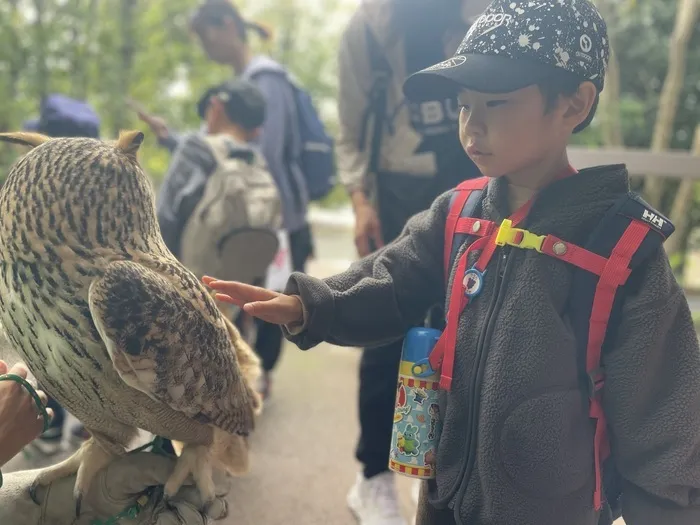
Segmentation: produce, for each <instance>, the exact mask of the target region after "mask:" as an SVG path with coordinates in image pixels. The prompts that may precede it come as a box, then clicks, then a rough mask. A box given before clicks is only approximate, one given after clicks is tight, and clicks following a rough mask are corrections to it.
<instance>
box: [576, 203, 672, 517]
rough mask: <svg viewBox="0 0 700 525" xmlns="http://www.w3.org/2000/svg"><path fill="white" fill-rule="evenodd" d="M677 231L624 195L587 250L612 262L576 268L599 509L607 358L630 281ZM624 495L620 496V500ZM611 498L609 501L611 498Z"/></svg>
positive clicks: (604, 452)
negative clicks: (599, 267) (604, 358)
mask: <svg viewBox="0 0 700 525" xmlns="http://www.w3.org/2000/svg"><path fill="white" fill-rule="evenodd" d="M673 231H674V227H673V224H671V221H669V220H668V218H666V217H664V216H663V215H662V214H661V213H660V212H658V211H656V210H654V209H653V208H651V207H650V206H649V205H648V204H647V203H646V202H644V200H643V199H642V198H641V197H639V196H638V195H636V194H634V193H628V194H627V195H624V196H623V197H621V198H620V199H619V200H618V201H617V202H616V203H615V204H614V205H613V206H612V207H611V208H610V209H609V210H608V211H607V212H606V214H605V215H604V216H603V218H602V219H601V221H600V222H599V224H598V226H597V227H596V228H595V230H594V231H593V232H592V233H591V235H590V237H589V239H588V241H587V243H586V245H585V247H584V248H585V250H587V251H588V252H591V253H593V254H595V255H598V256H600V257H603V258H605V259H606V261H605V265H604V266H603V268H602V271H601V272H600V275H597V274H595V273H592V272H590V271H586V270H585V269H582V268H581V267H578V268H576V270H575V274H574V280H573V284H572V290H571V294H570V296H569V312H570V314H571V322H572V324H573V330H574V334H575V336H576V341H577V346H578V348H579V352H578V356H579V358H578V359H579V370H581V376H582V381H583V383H584V385H585V389H586V391H587V392H588V395H589V401H590V405H589V415H590V416H591V418H593V419H594V420H595V421H596V431H595V443H594V452H595V467H596V490H595V494H594V506H595V508H596V510H600V509H602V505H603V501H604V498H603V488H604V487H603V480H602V465H603V462H604V461H605V460H606V459H607V457H608V456H609V453H610V449H609V445H608V440H607V428H606V421H605V415H604V413H603V406H602V403H601V399H600V392H601V389H602V388H603V385H604V382H605V374H604V370H603V368H602V355H603V351H604V349H605V348H606V347H610V346H612V343H613V342H614V338H615V329H616V326H617V325H618V324H619V319H620V315H621V311H622V307H623V303H624V298H625V290H626V286H625V285H626V283H627V282H629V279H628V278H621V275H624V274H627V275H630V274H631V272H633V271H634V270H635V269H636V268H639V267H640V266H642V265H643V264H644V263H645V262H646V261H647V260H648V259H649V257H651V256H652V255H653V254H654V253H656V252H657V250H658V249H659V248H660V247H661V245H662V244H663V242H664V241H665V240H666V238H668V237H669V236H670V235H671V234H672V233H673ZM618 496H619V494H617V495H614V497H618ZM610 497H611V496H610V495H608V498H609V499H610Z"/></svg>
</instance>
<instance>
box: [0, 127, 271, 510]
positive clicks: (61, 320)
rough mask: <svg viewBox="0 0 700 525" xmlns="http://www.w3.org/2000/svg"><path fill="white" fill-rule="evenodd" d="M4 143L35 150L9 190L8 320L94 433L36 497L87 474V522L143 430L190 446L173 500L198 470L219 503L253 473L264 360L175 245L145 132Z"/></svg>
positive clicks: (1, 285) (3, 195) (79, 482)
mask: <svg viewBox="0 0 700 525" xmlns="http://www.w3.org/2000/svg"><path fill="white" fill-rule="evenodd" d="M0 140H3V141H6V142H13V143H17V144H22V145H26V146H30V147H31V148H32V149H31V150H30V151H29V152H28V153H27V154H26V155H25V156H24V157H22V158H21V159H20V160H18V162H17V163H16V164H15V165H14V166H13V167H12V169H11V171H10V174H9V176H8V178H7V180H6V182H5V184H4V185H3V187H2V188H1V189H0V214H1V215H0V318H1V320H2V323H3V325H4V327H5V330H6V332H7V335H8V338H9V340H10V341H11V343H12V345H13V346H14V349H15V350H16V351H17V352H18V354H19V355H20V356H21V357H22V358H23V359H24V361H25V362H26V364H27V366H28V367H29V369H30V370H31V371H32V373H33V374H34V375H35V376H36V378H37V380H38V381H39V383H40V384H41V385H42V387H43V388H44V389H45V390H46V391H47V392H48V393H49V395H51V396H52V397H53V398H55V399H56V401H58V403H60V404H61V405H62V406H63V407H65V408H66V409H67V410H68V411H69V412H71V413H72V414H74V415H75V416H76V417H77V418H78V419H79V420H80V421H81V422H82V423H83V424H84V425H85V427H86V428H87V429H88V430H89V432H90V434H91V437H90V439H89V440H88V441H87V442H85V443H84V444H83V446H82V447H81V448H80V449H79V450H78V451H77V452H76V453H75V454H74V455H73V456H71V457H70V458H68V459H67V460H65V461H64V462H62V463H59V464H57V465H55V466H53V467H51V468H49V469H48V470H45V471H42V472H41V473H40V474H39V476H38V477H37V479H36V481H35V484H34V488H35V487H36V486H37V485H47V484H49V483H50V482H52V481H53V480H55V479H58V478H61V477H63V476H67V475H70V474H73V473H76V472H77V478H76V484H75V491H74V493H75V497H76V512H77V513H78V514H79V513H80V501H81V498H82V495H83V494H84V493H85V492H86V490H87V487H88V486H89V484H90V482H91V480H92V479H93V477H94V475H95V474H96V473H97V472H98V471H99V470H100V469H101V468H103V467H105V466H106V465H108V464H109V463H110V462H111V461H112V460H113V459H114V458H116V457H118V456H120V455H122V454H124V453H125V451H126V448H127V447H128V446H129V444H130V442H131V441H132V440H133V438H134V437H135V436H136V434H137V429H143V430H146V431H148V432H152V433H153V434H157V435H159V436H164V437H167V438H170V439H173V440H177V441H180V442H182V443H184V449H183V451H182V454H181V455H180V457H179V459H178V461H177V463H176V466H175V468H174V471H173V473H172V475H171V477H170V479H169V480H168V482H167V483H166V485H165V493H166V496H172V495H173V494H174V493H175V492H177V490H178V489H179V487H180V485H181V484H182V483H183V482H184V480H185V479H186V477H187V475H188V474H190V473H191V474H192V475H193V478H194V480H195V483H196V484H197V486H198V488H199V490H200V492H201V494H202V497H203V501H204V502H205V503H208V502H210V501H212V500H213V498H214V486H213V482H212V468H223V469H226V470H228V471H229V472H230V473H233V474H241V473H243V472H245V471H246V470H247V464H248V463H247V459H248V458H247V452H248V451H247V446H246V441H245V436H246V435H247V434H248V433H249V432H250V431H251V430H252V428H253V425H254V413H255V412H256V411H257V410H258V409H259V407H260V399H259V397H258V396H257V394H256V393H255V392H254V391H253V389H252V388H251V385H252V382H253V381H254V380H255V378H256V376H257V374H258V373H259V361H258V359H257V357H255V356H254V354H253V353H252V352H251V350H250V348H249V347H248V346H247V345H246V343H245V342H244V341H243V340H242V338H241V337H240V334H239V333H238V331H237V330H236V329H235V327H234V326H233V325H232V324H231V323H230V322H229V321H228V320H227V319H225V318H224V317H223V316H222V314H221V313H220V311H219V310H218V308H217V307H216V305H215V303H214V301H213V299H212V297H211V295H210V294H209V293H208V292H207V290H206V288H204V286H203V285H202V284H201V283H200V282H199V281H198V280H197V278H196V277H195V276H194V275H193V274H192V273H191V272H189V271H188V270H186V269H185V268H184V267H183V266H182V265H180V264H179V263H178V261H177V260H176V259H175V257H174V256H173V255H172V254H171V253H170V252H169V250H168V249H167V248H166V246H165V244H164V242H163V240H162V238H161V235H160V230H159V228H158V224H157V220H156V213H155V199H154V194H153V190H152V186H151V183H150V181H149V180H148V178H147V176H146V175H145V174H144V172H143V171H142V170H141V168H140V166H139V164H138V161H137V158H136V154H137V151H138V149H139V146H140V144H141V142H142V141H143V134H142V133H140V132H129V133H122V134H121V135H120V137H119V140H118V141H116V143H106V142H102V141H98V140H94V139H87V138H60V139H49V138H47V137H44V136H42V135H37V134H28V133H6V134H0Z"/></svg>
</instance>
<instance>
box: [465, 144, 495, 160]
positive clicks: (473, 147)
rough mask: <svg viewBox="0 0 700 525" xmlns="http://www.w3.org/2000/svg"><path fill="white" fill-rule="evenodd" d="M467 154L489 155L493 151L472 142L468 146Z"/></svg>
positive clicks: (473, 155)
mask: <svg viewBox="0 0 700 525" xmlns="http://www.w3.org/2000/svg"><path fill="white" fill-rule="evenodd" d="M467 155H469V156H470V157H488V156H490V155H491V153H488V152H486V151H483V150H481V149H479V148H478V147H477V146H476V145H474V144H470V145H469V146H467Z"/></svg>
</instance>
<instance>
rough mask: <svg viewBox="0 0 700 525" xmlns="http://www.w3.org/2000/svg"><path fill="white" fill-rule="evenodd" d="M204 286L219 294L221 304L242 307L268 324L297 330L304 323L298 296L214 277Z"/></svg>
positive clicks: (205, 279) (206, 281)
mask: <svg viewBox="0 0 700 525" xmlns="http://www.w3.org/2000/svg"><path fill="white" fill-rule="evenodd" d="M202 282H204V284H206V285H207V286H208V287H209V288H211V289H212V290H215V291H216V292H217V294H216V296H215V297H216V299H218V300H219V301H222V302H224V303H231V304H235V305H238V306H240V307H241V308H243V310H244V311H245V312H246V313H248V314H250V315H252V316H254V317H259V318H260V319H262V320H263V321H267V322H268V323H273V324H279V325H289V326H294V325H299V324H301V323H303V322H304V308H303V307H302V305H301V299H299V297H297V296H295V295H285V294H282V293H278V292H273V291H272V290H267V289H265V288H259V287H257V286H250V285H249V284H243V283H238V282H235V281H218V280H216V279H215V278H213V277H203V278H202Z"/></svg>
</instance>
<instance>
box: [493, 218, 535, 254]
mask: <svg viewBox="0 0 700 525" xmlns="http://www.w3.org/2000/svg"><path fill="white" fill-rule="evenodd" d="M544 239H545V236H544V235H535V234H534V233H532V232H529V231H527V230H522V229H520V228H513V221H511V220H510V219H503V222H502V223H501V226H500V227H499V228H498V233H497V234H496V244H497V245H498V246H505V245H506V244H507V245H508V246H515V247H516V248H523V249H525V250H535V251H538V252H540V253H542V243H544Z"/></svg>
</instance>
